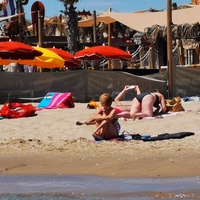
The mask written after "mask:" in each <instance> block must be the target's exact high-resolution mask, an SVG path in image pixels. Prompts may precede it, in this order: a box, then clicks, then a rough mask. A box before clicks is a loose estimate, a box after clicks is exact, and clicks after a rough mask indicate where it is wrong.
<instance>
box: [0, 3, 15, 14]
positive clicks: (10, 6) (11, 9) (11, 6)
mask: <svg viewBox="0 0 200 200" xmlns="http://www.w3.org/2000/svg"><path fill="white" fill-rule="evenodd" d="M0 3H4V4H5V7H4V9H3V10H1V11H0V17H6V16H10V15H14V14H15V3H14V0H0Z"/></svg>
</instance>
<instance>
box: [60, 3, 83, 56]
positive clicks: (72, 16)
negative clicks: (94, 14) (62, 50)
mask: <svg viewBox="0 0 200 200" xmlns="http://www.w3.org/2000/svg"><path fill="white" fill-rule="evenodd" d="M59 1H61V2H63V4H64V8H65V9H64V11H61V12H62V13H63V14H64V15H65V20H66V34H67V47H68V51H69V52H70V53H72V54H74V53H75V52H76V51H78V16H77V12H76V7H74V4H75V3H77V2H78V1H79V0H59Z"/></svg>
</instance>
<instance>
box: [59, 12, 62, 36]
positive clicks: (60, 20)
mask: <svg viewBox="0 0 200 200" xmlns="http://www.w3.org/2000/svg"><path fill="white" fill-rule="evenodd" d="M59 22H60V26H59V28H60V36H62V30H63V24H62V15H59Z"/></svg>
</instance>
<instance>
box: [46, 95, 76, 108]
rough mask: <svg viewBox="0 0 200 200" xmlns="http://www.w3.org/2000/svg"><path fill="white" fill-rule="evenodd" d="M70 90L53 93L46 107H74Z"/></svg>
mask: <svg viewBox="0 0 200 200" xmlns="http://www.w3.org/2000/svg"><path fill="white" fill-rule="evenodd" d="M74 107H75V105H74V101H73V99H72V94H71V92H68V93H57V94H55V95H54V96H53V97H52V99H51V102H50V103H49V105H48V106H46V108H50V109H51V108H74Z"/></svg>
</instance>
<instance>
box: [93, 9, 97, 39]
mask: <svg viewBox="0 0 200 200" xmlns="http://www.w3.org/2000/svg"><path fill="white" fill-rule="evenodd" d="M96 24H97V19H96V11H95V10H94V11H93V42H94V43H96V42H97V28H96Z"/></svg>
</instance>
